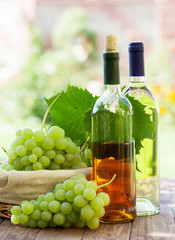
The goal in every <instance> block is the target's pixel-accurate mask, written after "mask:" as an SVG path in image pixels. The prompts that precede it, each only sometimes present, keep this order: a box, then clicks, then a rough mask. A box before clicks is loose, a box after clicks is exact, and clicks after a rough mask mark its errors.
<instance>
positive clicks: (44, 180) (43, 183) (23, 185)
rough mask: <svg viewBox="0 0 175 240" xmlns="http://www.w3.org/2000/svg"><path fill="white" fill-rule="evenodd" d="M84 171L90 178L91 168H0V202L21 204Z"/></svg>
mask: <svg viewBox="0 0 175 240" xmlns="http://www.w3.org/2000/svg"><path fill="white" fill-rule="evenodd" d="M79 172H82V173H84V174H85V175H86V177H87V178H88V179H89V178H90V175H91V168H83V169H75V170H53V171H52V170H40V171H10V172H6V171H5V170H3V169H1V168H0V202H3V203H11V204H20V203H21V202H22V201H23V200H32V199H37V197H38V196H39V195H40V194H42V193H47V192H52V191H53V190H54V187H55V185H56V184H57V183H61V182H63V181H64V180H66V179H67V178H69V177H71V176H73V175H76V174H77V173H79Z"/></svg>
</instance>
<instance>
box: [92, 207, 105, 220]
mask: <svg viewBox="0 0 175 240" xmlns="http://www.w3.org/2000/svg"><path fill="white" fill-rule="evenodd" d="M104 214H105V209H104V208H101V209H100V210H95V211H94V217H97V218H101V217H103V216H104Z"/></svg>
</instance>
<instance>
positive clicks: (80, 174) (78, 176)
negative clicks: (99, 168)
mask: <svg viewBox="0 0 175 240" xmlns="http://www.w3.org/2000/svg"><path fill="white" fill-rule="evenodd" d="M76 177H77V179H80V178H84V179H85V180H86V181H87V179H86V176H85V174H84V173H81V172H80V173H77V175H76Z"/></svg>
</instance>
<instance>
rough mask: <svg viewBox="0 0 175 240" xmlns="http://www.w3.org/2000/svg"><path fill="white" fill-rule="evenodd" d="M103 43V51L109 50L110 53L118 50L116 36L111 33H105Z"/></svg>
mask: <svg viewBox="0 0 175 240" xmlns="http://www.w3.org/2000/svg"><path fill="white" fill-rule="evenodd" d="M105 45H106V49H105V52H111V53H112V52H118V49H117V37H116V36H115V35H111V34H109V35H107V36H106V42H105Z"/></svg>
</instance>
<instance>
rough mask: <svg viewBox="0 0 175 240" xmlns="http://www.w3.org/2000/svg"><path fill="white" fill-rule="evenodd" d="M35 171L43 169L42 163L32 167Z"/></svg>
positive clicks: (34, 164)
mask: <svg viewBox="0 0 175 240" xmlns="http://www.w3.org/2000/svg"><path fill="white" fill-rule="evenodd" d="M32 167H33V170H35V171H38V170H42V169H43V165H42V164H41V163H40V162H35V163H33V165H32Z"/></svg>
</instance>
